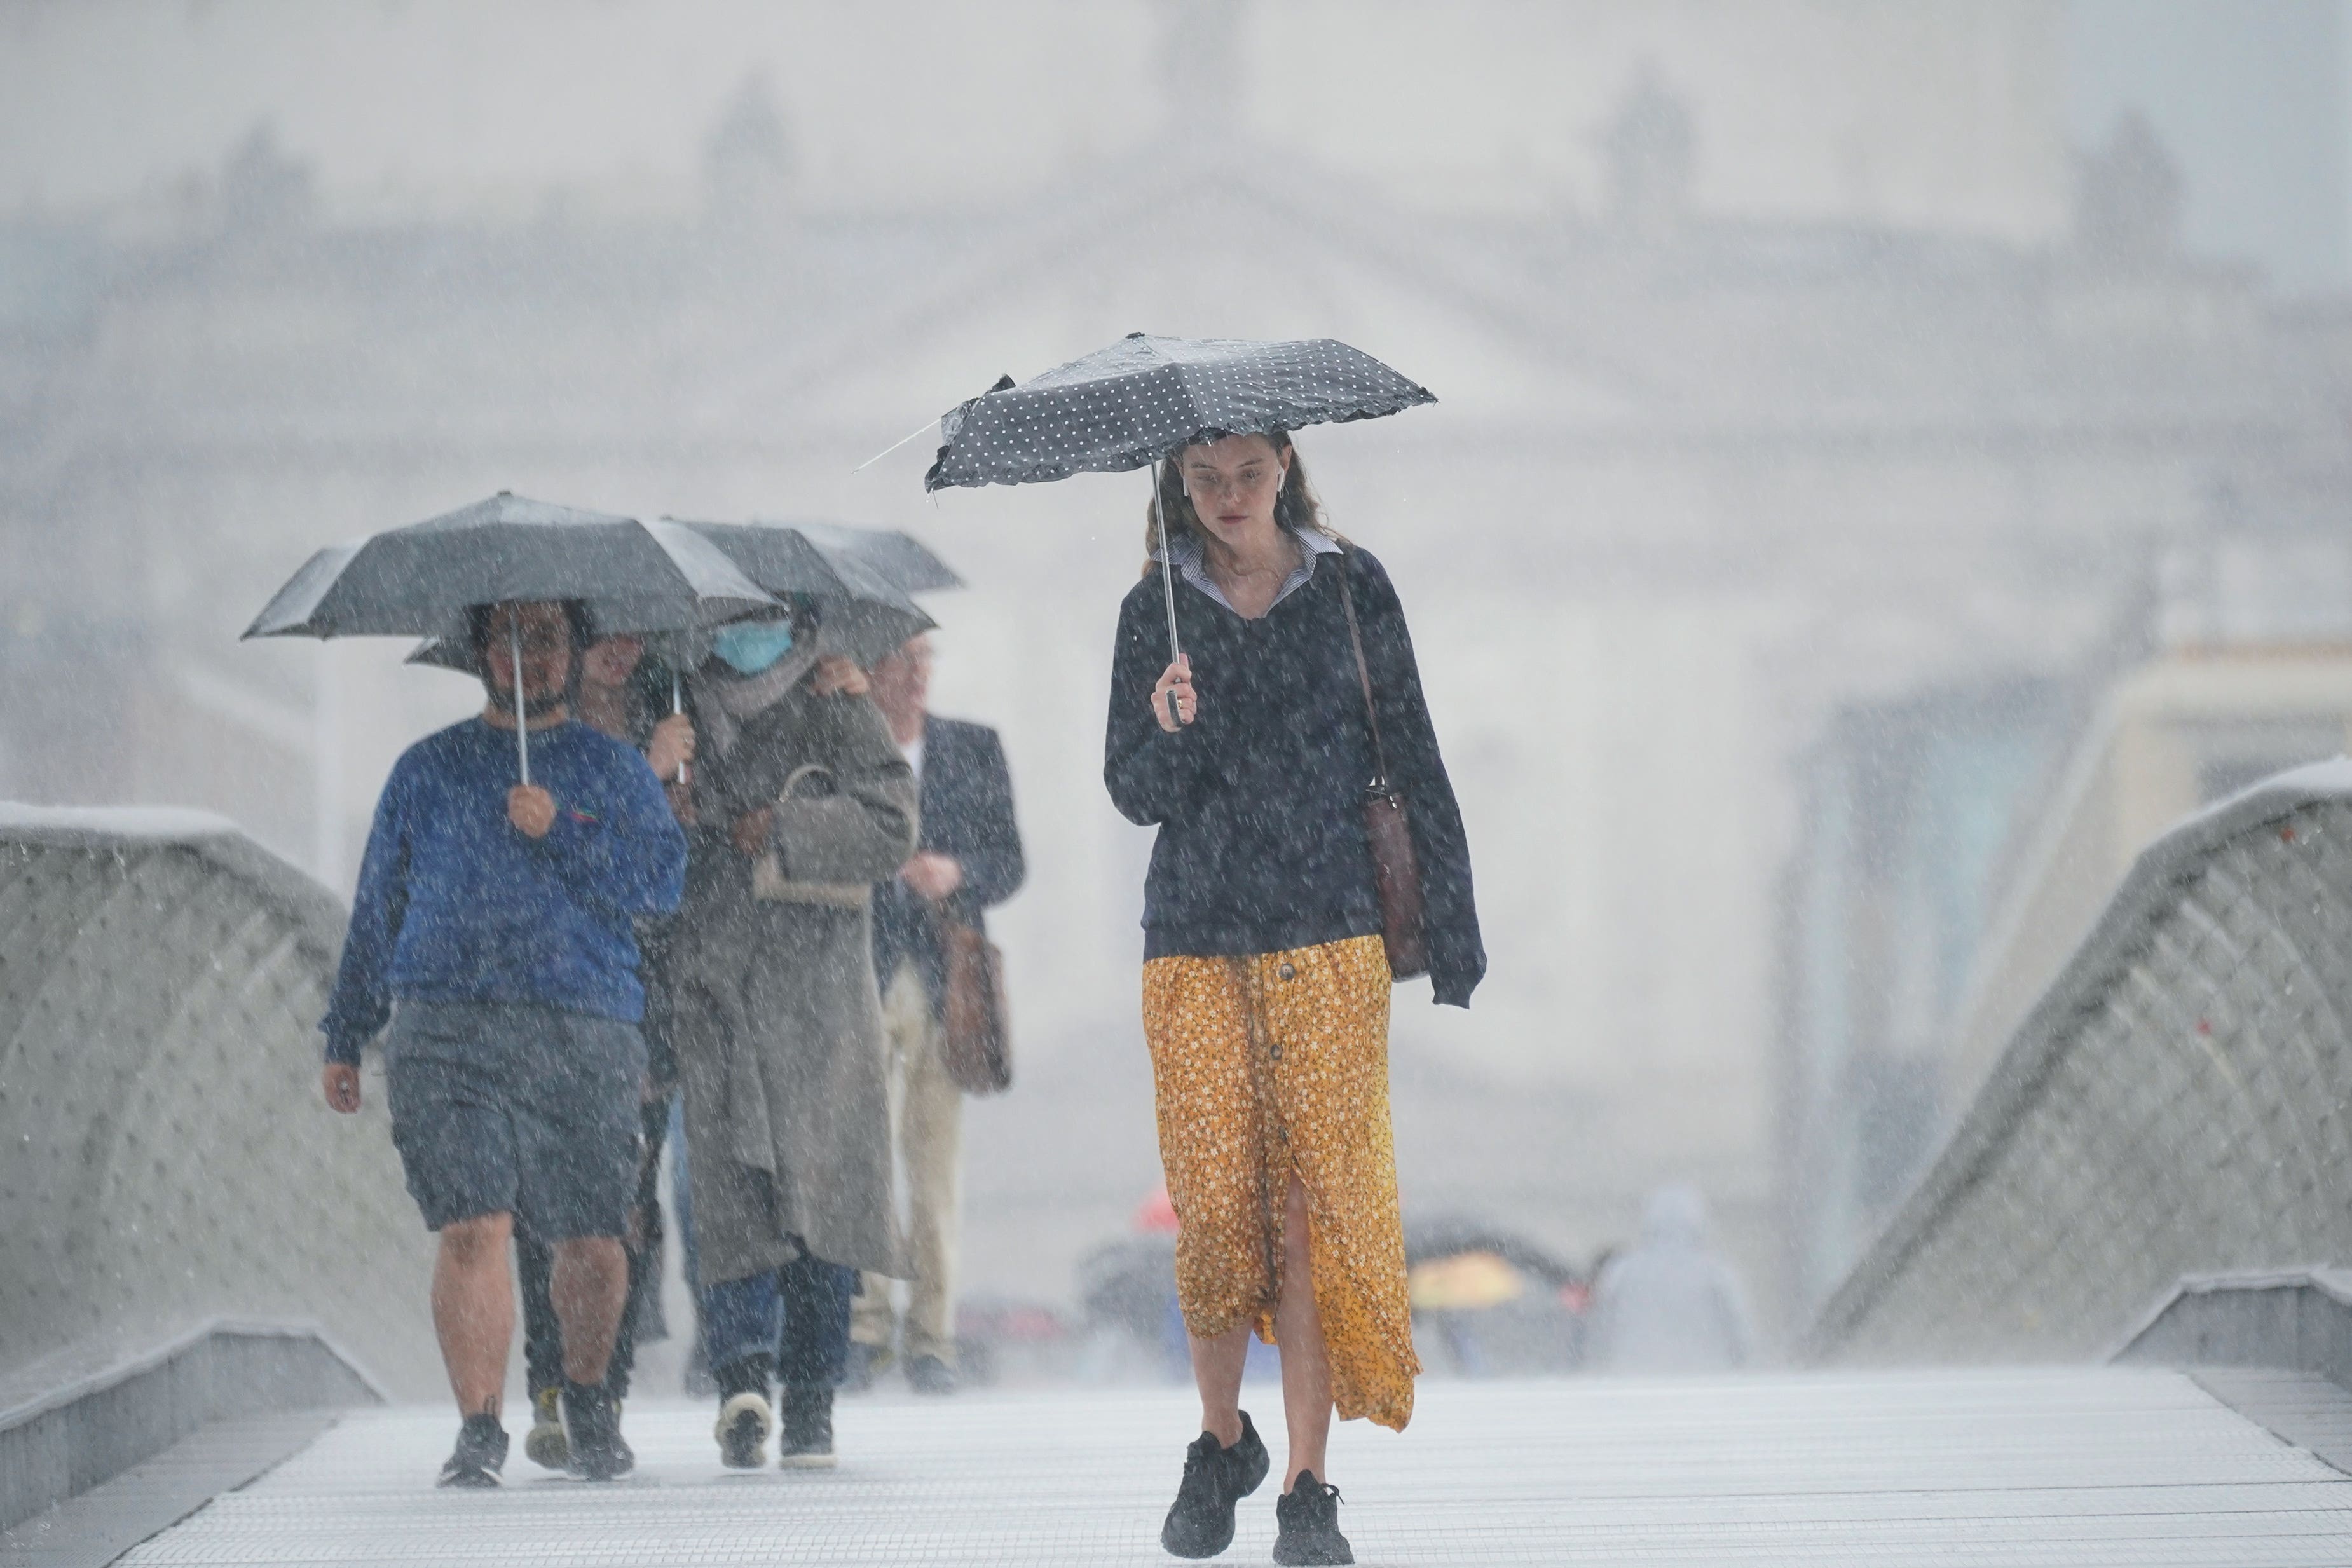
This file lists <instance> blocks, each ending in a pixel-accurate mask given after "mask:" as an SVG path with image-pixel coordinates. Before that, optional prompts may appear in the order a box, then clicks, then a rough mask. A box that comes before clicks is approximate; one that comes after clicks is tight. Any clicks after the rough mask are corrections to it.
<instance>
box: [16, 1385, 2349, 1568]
mask: <svg viewBox="0 0 2352 1568" xmlns="http://www.w3.org/2000/svg"><path fill="white" fill-rule="evenodd" d="M2317 1386H2319V1387H2321V1388H2323V1389H2325V1390H2326V1392H2325V1393H2324V1394H2322V1395H2321V1396H2318V1398H2319V1402H2320V1403H2321V1404H2330V1403H2331V1402H2332V1403H2333V1404H2334V1405H2335V1406H2345V1407H2347V1408H2352V1402H2347V1401H2346V1400H2345V1398H2344V1396H2341V1395H2340V1394H2337V1393H2336V1392H2335V1391H2334V1390H2332V1388H2327V1387H2326V1385H2317ZM1252 1393H1253V1402H1254V1403H1255V1406H1256V1407H1257V1409H1258V1411H1259V1412H1260V1413H1261V1414H1263V1415H1264V1416H1266V1417H1267V1418H1268V1422H1269V1425H1273V1426H1278V1419H1279V1417H1278V1406H1279V1404H1280V1396H1279V1392H1278V1390H1276V1389H1275V1388H1273V1387H1271V1386H1265V1387H1262V1388H1261V1387H1256V1386H1255V1385H1254V1387H1253V1390H1252ZM2339 1414H2340V1412H2339ZM1194 1415H1195V1407H1194V1406H1193V1405H1192V1402H1191V1400H1190V1398H1189V1397H1188V1396H1185V1395H1183V1394H1181V1393H1180V1392H1177V1391H1173V1390H1141V1391H1087V1392H1034V1393H992V1392H977V1393H972V1394H969V1395H966V1396H960V1397H958V1398H955V1399H952V1400H946V1401H935V1402H933V1401H917V1400H915V1399H913V1398H912V1397H911V1396H898V1397H887V1396H876V1397H868V1398H864V1399H856V1400H845V1401H844V1402H843V1403H842V1406H841V1407H840V1421H839V1426H840V1446H841V1449H842V1455H843V1458H842V1464H841V1467H840V1469H837V1470H835V1471H832V1472H829V1473H805V1472H803V1473H784V1472H780V1471H777V1470H775V1469H767V1470H764V1471H761V1472H758V1473H748V1474H746V1473H736V1472H731V1471H728V1470H725V1469H722V1468H721V1467H720V1466H719V1463H718V1460H717V1455H716V1450H715V1448H714V1445H713V1443H712V1440H711V1435H710V1416H709V1411H708V1410H706V1409H705V1408H703V1407H701V1406H688V1405H684V1404H678V1403H670V1404H661V1403H654V1402H650V1401H648V1402H644V1403H640V1404H638V1405H636V1406H633V1407H632V1408H631V1409H630V1411H629V1413H628V1431H629V1434H630V1437H631V1438H632V1440H633V1441H634V1443H635V1447H636V1449H637V1452H638V1455H639V1457H640V1465H639V1469H638V1471H637V1473H636V1474H635V1476H634V1477H633V1478H631V1479H628V1480H626V1481H625V1482H621V1483H618V1484H614V1485H610V1486H590V1485H586V1484H583V1483H581V1482H577V1481H572V1480H568V1479H562V1478H559V1477H556V1476H552V1475H549V1474H546V1473H544V1472H541V1471H539V1470H537V1469H535V1468H534V1467H533V1466H532V1465H531V1464H530V1462H529V1461H528V1460H526V1459H525V1458H523V1457H522V1455H521V1452H520V1440H519V1437H520V1434H518V1443H517V1448H516V1452H515V1455H514V1457H513V1458H512V1459H511V1460H510V1461H509V1467H508V1471H507V1475H508V1479H509V1484H508V1485H507V1486H506V1487H505V1488H504V1489H502V1490H499V1491H498V1492H492V1493H465V1492H451V1491H441V1490H436V1489H435V1488H434V1486H433V1485H432V1478H433V1475H434V1472H435V1469H436V1467H437V1465H438V1463H439V1461H440V1459H441V1458H443V1456H444V1455H445V1454H446V1450H447V1447H448V1444H449V1440H450V1437H451V1435H452V1432H453V1429H454V1423H453V1421H452V1419H451V1417H450V1416H449V1414H448V1412H447V1411H446V1409H441V1408H433V1407H421V1406H394V1407H385V1408H377V1409H370V1410H363V1411H358V1412H354V1413H352V1414H349V1415H347V1416H343V1417H342V1418H341V1420H339V1421H337V1422H336V1423H335V1424H334V1425H333V1426H332V1427H331V1428H330V1429H328V1430H327V1431H326V1432H325V1433H324V1434H323V1435H321V1436H320V1437H319V1438H318V1439H317V1440H316V1441H315V1442H313V1443H312V1444H310V1446H309V1447H308V1448H304V1449H303V1450H302V1451H300V1452H299V1453H298V1454H296V1455H295V1456H294V1457H293V1458H290V1459H289V1460H288V1461H286V1462H285V1463H283V1464H282V1465H280V1466H278V1468H276V1469H273V1470H271V1471H270V1472H269V1473H268V1474H266V1475H263V1476H261V1477H260V1478H258V1479H256V1480H254V1481H253V1482H252V1483H251V1484H249V1485H247V1486H246V1487H244V1488H242V1489H241V1490H234V1491H230V1492H227V1493H226V1494H224V1495H222V1496H219V1497H217V1498H216V1499H215V1500H213V1501H212V1502H211V1503H210V1504H209V1505H207V1506H205V1507H204V1508H202V1509H201V1510H200V1511H196V1512H195V1513H194V1514H193V1515H191V1516H189V1517H188V1518H186V1519H184V1521H181V1522H180V1523H178V1524H176V1525H174V1526H173V1527H172V1528H170V1529H168V1530H165V1531H163V1533H161V1534H159V1535H157V1536H155V1537H153V1538H152V1539H151V1540H149V1541H147V1542H144V1543H143V1544H142V1545H140V1546H138V1547H137V1548H135V1549H134V1550H133V1551H131V1552H130V1553H129V1555H128V1556H127V1557H125V1558H124V1559H122V1561H124V1562H126V1563H137V1564H157V1565H160V1564H166V1563H189V1564H193V1563H255V1564H297V1563H335V1564H340V1565H345V1568H362V1565H369V1564H395V1563H396V1564H417V1563H497V1564H499V1565H501V1568H522V1565H525V1564H534V1563H566V1564H594V1563H614V1564H621V1563H630V1564H648V1565H651V1564H669V1563H762V1564H778V1563H889V1564H907V1563H926V1564H941V1565H949V1564H953V1565H965V1564H1003V1565H1005V1568H1015V1565H1017V1568H1057V1565H1061V1564H1071V1565H1076V1564H1086V1565H1087V1568H1103V1565H1108V1564H1120V1563H1135V1564H1155V1565H1156V1564H1165V1563H1168V1562H1170V1561H1171V1559H1168V1558H1166V1557H1165V1556H1163V1555H1162V1554H1161V1553H1160V1550H1159V1546H1158V1543H1157V1540H1156V1535H1157V1530H1158V1524H1159V1518H1160V1511H1161V1510H1162V1509H1163V1508H1164V1507H1165V1505H1166V1502H1167V1500H1168V1498H1169V1496H1170V1494H1171V1488H1172V1487H1173V1485H1174V1482H1175V1479H1176V1474H1177V1470H1178V1468H1179V1463H1180V1458H1181V1447H1182V1440H1183V1438H1184V1437H1186V1436H1187V1429H1188V1423H1189V1422H1190V1421H1191V1420H1192V1418H1194ZM2322 1446H2323V1447H2324V1446H2325V1445H2322ZM1277 1457H1278V1448H1277ZM2339 1457H2340V1456H2339ZM1333 1469H1334V1471H1335V1473H1336V1475H1337V1477H1338V1479H1339V1485H1340V1487H1341V1488H1342V1490H1343V1492H1344V1493H1345V1495H1346V1498H1347V1502H1346V1507H1345V1511H1344V1515H1345V1522H1346V1525H1347V1527H1348V1529H1349V1531H1350V1533H1351V1534H1352V1535H1353V1537H1354V1539H1355V1542H1356V1543H1357V1550H1358V1555H1359V1557H1360V1561H1362V1562H1364V1563H1368V1564H1380V1563H1393V1564H1408V1563H1418V1564H1442V1563H1478V1564H1511V1563H1543V1564H1558V1563H1596V1564H1597V1563H1643V1564H1653V1565H1657V1564H1710V1565H1712V1564H1724V1563H1753V1564H1768V1563H1770V1564H1777V1563H1806V1564H1814V1565H1819V1564H1824V1563H1869V1564H1873V1565H1875V1568H1894V1565H1899V1564H1908V1563H1921V1564H1925V1563H1936V1564H1938V1565H1941V1568H1950V1565H1951V1564H1956V1563H2000V1564H2004V1565H2011V1564H2013V1565H2021V1568H2022V1565H2032V1564H2052V1565H2057V1564H2065V1565H2067V1568H2091V1565H2098V1564H2113V1565H2115V1568H2168V1565H2173V1564H2200V1565H2201V1564H2232V1565H2244V1568H2255V1565H2267V1568H2285V1565H2288V1564H2331V1565H2341V1564H2346V1563H2352V1477H2347V1475H2346V1474H2344V1473H2343V1472H2342V1471H2339V1470H2337V1469H2335V1468H2333V1467H2332V1466H2331V1465H2329V1464H2328V1463H2326V1461H2324V1460H2323V1459H2322V1458H2319V1457H2318V1456H2317V1455H2316V1454H2315V1453H2313V1452H2312V1451H2310V1450H2309V1449H2306V1448H2300V1447H2297V1446H2295V1445H2294V1444H2292V1443H2289V1442H2287V1441H2285V1440H2284V1439H2282V1438H2280V1437H2276V1436H2274V1435H2273V1432H2272V1431H2270V1430H2268V1429H2266V1428H2265V1427H2263V1426H2262V1425H2259V1424H2257V1423H2256V1422H2255V1421H2253V1420H2250V1419H2248V1418H2247V1417H2246V1416H2242V1415H2240V1414H2238V1413H2237V1412H2236V1411H2235V1410H2233V1409H2231V1408H2230V1407H2229V1406H2225V1405H2223V1404H2221V1402H2220V1401H2219V1400H2217V1399H2216V1398H2215V1397H2213V1396H2211V1395H2210V1394H2209V1393H2208V1392H2206V1390H2205V1388H2203V1387H2201V1386H2200V1385H2199V1384H2198V1383H2197V1382H2195V1381H2192V1380H2191V1379H2190V1378H2189V1377H2188V1376H2186V1375H2181V1374H2179V1373H2176V1372H2168V1371H2161V1370H2153V1369H2142V1368H2115V1367H2110V1368H2096V1369H2034V1370H2024V1371H1966V1372H1917V1373H1876V1372H1850V1373H1799V1374H1786V1375H1758V1376H1752V1377H1745V1378H1736V1379H1717V1380H1694V1381H1665V1380H1654V1381H1633V1380H1627V1381H1603V1380H1597V1379H1587V1380H1572V1381H1557V1382H1533V1383H1499V1382H1496V1383H1478V1382H1441V1381H1431V1382H1427V1383H1424V1384H1423V1391H1422V1407H1421V1412H1420V1414H1419V1416H1417V1417H1416V1419H1415V1421H1414V1423H1413V1426H1412V1429H1411V1431H1410V1432H1409V1433H1408V1434H1407V1435H1405V1436H1403V1437H1393V1436H1391V1435H1390V1434H1387V1433H1384V1432H1381V1431H1377V1430H1372V1429H1368V1428H1366V1427H1363V1426H1362V1425H1360V1424H1355V1423H1351V1424H1349V1425H1347V1426H1344V1427H1341V1428H1340V1430H1339V1434H1338V1435H1337V1437H1336V1439H1335V1447H1334V1453H1333ZM1272 1493H1273V1489H1272V1487H1271V1486H1269V1487H1268V1488H1267V1489H1266V1490H1263V1491H1261V1492H1260V1494H1259V1495H1258V1496H1257V1497H1255V1498H1253V1499H1251V1500H1249V1501H1248V1502H1247V1503H1246V1504H1244V1508H1243V1511H1242V1524H1241V1532H1240V1535H1239V1537H1238V1539H1237V1540H1236V1541H1235V1542H1234V1547H1233V1549H1232V1550H1231V1551H1230V1552H1228V1553H1227V1554H1226V1556H1225V1558H1224V1559H1223V1560H1224V1561H1227V1562H1237V1563H1264V1562H1266V1561H1268V1560H1269V1556H1268V1554H1269V1551H1270V1548H1271V1546H1272V1542H1273V1537H1274V1510H1273V1500H1272ZM28 1561H29V1559H28Z"/></svg>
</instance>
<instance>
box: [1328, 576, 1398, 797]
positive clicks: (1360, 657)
mask: <svg viewBox="0 0 2352 1568" xmlns="http://www.w3.org/2000/svg"><path fill="white" fill-rule="evenodd" d="M1355 570H1356V551H1355V549H1354V547H1353V546H1350V545H1341V546H1340V547H1339V602H1340V604H1341V605H1342V606H1343V607H1345V608H1346V610H1347V612H1348V643H1349V646H1350V647H1352V648H1354V649H1355V651H1356V680H1357V682H1358V683H1359V684H1360V685H1362V687H1363V688H1364V721H1365V723H1367V724H1368V725H1370V727H1371V731H1372V766H1373V767H1374V768H1378V769H1379V770H1380V773H1379V777H1378V778H1376V779H1373V780H1372V783H1373V785H1374V786H1375V787H1376V788H1381V789H1385V788H1386V787H1387V785H1388V781H1389V754H1388V748H1387V747H1384V746H1382V745H1381V715H1380V709H1379V708H1378V707H1377V706H1374V705H1373V702H1372V671H1371V666H1370V665H1369V664H1365V663H1364V634H1363V632H1361V631H1360V629H1359V628H1358V627H1357V624H1356V591H1355V590H1354V589H1353V588H1351V587H1349V581H1348V580H1349V578H1351V577H1353V576H1354V575H1355Z"/></svg>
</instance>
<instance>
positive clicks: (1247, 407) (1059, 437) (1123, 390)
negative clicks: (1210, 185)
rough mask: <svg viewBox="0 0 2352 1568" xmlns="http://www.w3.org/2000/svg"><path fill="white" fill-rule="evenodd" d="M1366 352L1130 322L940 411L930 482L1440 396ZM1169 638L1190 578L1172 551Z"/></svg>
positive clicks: (1115, 470)
mask: <svg viewBox="0 0 2352 1568" xmlns="http://www.w3.org/2000/svg"><path fill="white" fill-rule="evenodd" d="M1436 401H1437V399H1436V397H1435V396H1434V395H1433V394H1432V393H1431V392H1430V391H1429V389H1428V388H1426V387H1423V386H1422V385H1420V384H1419V383H1417V382H1410V381H1407V380H1406V379H1405V378H1404V377H1402V376H1401V375H1399V374H1398V373H1397V372H1396V371H1392V370H1391V369H1390V368H1389V367H1388V366H1386V365H1384V364H1382V363H1381V361H1378V360H1376V359H1374V358H1372V357H1371V356H1370V354H1367V353H1365V352H1364V351H1363V350H1360V349H1351V348H1349V346H1348V345H1347V344H1345V343H1342V342H1339V341H1337V340H1333V339H1330V338H1307V339H1298V340H1292V341H1287V342H1253V341H1248V340H1240V339H1230V338H1155V337H1152V336H1150V334H1148V333H1144V332H1130V333H1129V334H1128V335H1127V336H1126V337H1125V338H1122V339H1121V340H1118V342H1116V343H1113V344H1112V345H1111V346H1110V347H1108V348H1107V349H1101V350H1097V351H1096V352H1094V353H1091V354H1088V355H1087V356H1086V357H1085V358H1084V359H1080V360H1073V361H1070V362H1069V363H1068V364H1066V365H1059V366H1056V367H1055V368H1054V369H1053V370H1050V371H1045V373H1044V374H1043V375H1040V376H1038V377H1036V378H1034V380H1032V381H1030V382H1026V383H1025V384H1022V385H1015V384H1014V383H1013V378H1012V377H1010V376H1007V377H1005V378H1004V379H1003V380H1002V381H1000V382H997V383H996V384H995V385H994V386H992V387H991V388H990V389H989V390H988V391H986V392H982V393H981V395H980V396H978V397H976V398H971V399H970V400H968V401H966V402H961V403H959V404H957V405H956V406H955V407H954V408H952V409H950V410H949V411H948V413H946V414H945V415H944V416H943V417H942V418H941V419H940V435H941V437H942V440H941V442H940V453H939V460H938V461H937V462H935V463H933V464H932V465H931V468H930V472H929V473H928V474H926V475H924V476H923V488H924V489H926V490H941V489H946V488H948V487H949V486H980V485H1032V484H1037V483H1040V482H1043V481H1045V480H1050V479H1066V478H1068V477H1069V476H1071V475H1073V474H1122V473H1126V472H1128V471H1129V470H1130V469H1135V468H1141V467H1143V466H1145V465H1153V466H1154V469H1155V473H1154V476H1153V477H1154V480H1155V483H1154V484H1153V486H1152V491H1151V493H1152V497H1153V498H1154V501H1155V504H1156V502H1157V499H1158V497H1159V494H1160V486H1159V485H1158V484H1157V483H1156V480H1157V478H1158V475H1157V472H1156V469H1157V465H1158V464H1159V463H1160V461H1161V460H1162V459H1164V458H1167V457H1169V456H1171V455H1173V454H1175V453H1176V452H1178V451H1179V450H1181V448H1183V447H1185V446H1187V445H1189V444H1192V442H1194V441H1198V440H1202V439H1206V438H1213V437H1215V436H1219V435H1249V434H1261V433H1264V432H1266V431H1271V430H1283V431H1291V430H1298V429H1301V428H1303V427H1305V426H1307V425H1310V424H1337V423H1346V422H1349V421H1352V420H1359V419H1379V418H1380V417H1381V416H1382V415H1384V414H1391V413H1399V412H1401V411H1402V410H1404V409H1408V408H1412V406H1413V405H1415V404H1416V403H1424V402H1436ZM1160 555H1161V559H1160V569H1161V571H1160V575H1161V578H1162V580H1163V581H1164V583H1165V586H1166V589H1167V593H1168V645H1169V652H1170V656H1171V658H1172V657H1174V656H1176V655H1177V654H1180V653H1181V652H1182V649H1181V646H1180V645H1179V644H1178V642H1177V638H1176V586H1175V577H1174V575H1173V570H1172V569H1171V567H1170V565H1169V563H1168V560H1167V552H1166V551H1165V550H1163V551H1161V552H1160Z"/></svg>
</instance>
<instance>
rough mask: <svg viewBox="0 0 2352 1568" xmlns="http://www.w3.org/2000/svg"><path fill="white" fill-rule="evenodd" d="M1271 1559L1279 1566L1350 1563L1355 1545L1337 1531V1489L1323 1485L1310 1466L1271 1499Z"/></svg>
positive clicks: (1321, 1566)
mask: <svg viewBox="0 0 2352 1568" xmlns="http://www.w3.org/2000/svg"><path fill="white" fill-rule="evenodd" d="M1274 1522H1275V1526H1276V1535H1275V1538H1274V1560H1275V1561H1276V1563H1281V1564H1282V1565H1283V1568H1324V1565H1326V1564H1331V1563H1353V1562H1354V1561H1355V1560H1356V1553H1355V1549H1354V1548H1352V1547H1350V1546H1349V1544H1348V1538H1347V1537H1346V1536H1344V1535H1342V1534H1340V1533H1339V1488H1338V1487H1333V1486H1325V1485H1324V1484H1323V1483H1322V1482H1321V1481H1318V1480H1317V1479H1315V1472H1314V1471H1313V1470H1301V1471H1299V1472H1298V1479H1297V1482H1296V1483H1294V1484H1293V1485H1292V1487H1291V1489H1290V1490H1288V1491H1286V1492H1285V1493H1283V1494H1282V1495H1281V1496H1280V1497H1278V1498H1276V1499H1275V1500H1274Z"/></svg>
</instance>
